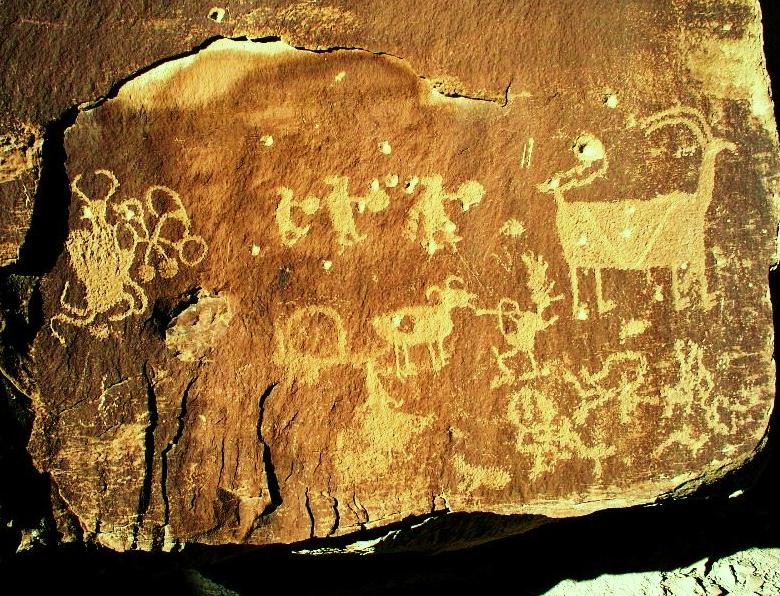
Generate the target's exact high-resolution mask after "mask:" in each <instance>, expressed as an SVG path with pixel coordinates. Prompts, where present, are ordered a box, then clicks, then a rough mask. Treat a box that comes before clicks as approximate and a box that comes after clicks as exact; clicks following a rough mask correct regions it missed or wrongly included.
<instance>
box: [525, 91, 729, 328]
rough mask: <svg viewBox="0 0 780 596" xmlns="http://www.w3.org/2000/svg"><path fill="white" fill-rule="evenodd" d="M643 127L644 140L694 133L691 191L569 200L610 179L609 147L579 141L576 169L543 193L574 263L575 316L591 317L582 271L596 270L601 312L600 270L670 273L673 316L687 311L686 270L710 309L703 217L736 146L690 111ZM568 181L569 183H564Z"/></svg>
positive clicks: (608, 305) (655, 118) (604, 304)
mask: <svg viewBox="0 0 780 596" xmlns="http://www.w3.org/2000/svg"><path fill="white" fill-rule="evenodd" d="M641 125H642V127H643V128H644V132H645V135H646V136H649V135H651V134H652V133H654V132H656V131H657V130H659V129H661V128H663V127H666V126H683V127H685V128H687V129H688V130H689V131H690V132H691V133H692V134H693V137H694V138H695V139H696V141H697V143H698V145H699V146H700V147H701V153H702V156H701V160H702V161H701V165H700V167H699V177H698V184H697V186H696V190H695V191H694V192H682V191H679V190H675V191H672V192H670V193H668V194H664V195H657V196H655V197H654V198H652V199H647V200H639V199H626V200H621V201H599V200H596V201H576V202H575V201H571V202H567V201H566V200H565V199H564V193H565V192H566V191H568V190H571V189H573V188H579V187H582V186H587V185H589V184H591V183H592V182H593V181H594V180H596V178H599V177H603V176H604V175H605V174H606V171H607V167H608V162H607V156H606V153H605V151H604V146H603V145H602V144H601V141H599V140H598V139H596V138H595V137H593V136H592V135H581V136H580V137H579V138H578V139H577V140H576V141H575V143H574V146H573V148H572V149H573V151H574V153H575V155H576V157H577V159H578V161H579V162H580V163H579V165H577V166H575V167H574V168H572V169H571V170H569V171H568V172H563V173H560V174H558V175H556V176H555V177H554V178H553V179H551V180H549V181H547V182H545V183H544V184H542V185H540V186H539V187H538V188H539V190H540V191H542V192H547V193H551V194H552V195H553V196H554V197H555V203H556V207H557V214H556V217H555V224H556V227H557V229H558V236H559V237H560V240H561V244H562V247H563V254H564V257H565V259H566V262H567V264H568V265H569V276H570V280H571V287H572V295H573V297H572V298H573V299H572V312H573V315H574V316H575V317H578V318H585V317H586V316H587V315H586V314H585V310H584V307H583V306H582V305H581V304H580V302H579V288H578V272H579V270H580V269H593V271H594V274H595V281H596V300H597V306H598V312H599V313H603V312H607V311H609V310H611V309H612V308H613V307H614V303H613V302H612V301H606V300H604V296H603V292H602V283H601V271H602V269H619V270H623V271H629V270H650V269H653V268H662V269H668V270H669V271H670V273H671V278H672V279H671V282H672V283H671V285H672V298H673V302H674V307H675V309H676V310H680V309H682V308H684V307H685V306H686V304H685V302H684V300H683V299H682V297H681V295H680V289H679V287H678V272H679V271H680V270H686V269H689V270H690V272H691V275H693V276H694V277H695V279H696V280H697V281H698V286H699V294H700V298H701V303H702V305H703V306H704V307H705V308H709V306H711V304H712V296H711V295H710V294H709V293H708V290H707V276H706V271H705V264H706V252H705V247H704V232H705V215H706V213H707V209H708V208H709V205H710V203H711V202H712V194H713V189H714V185H715V158H716V157H717V156H718V154H719V153H720V152H721V151H723V150H724V149H728V150H729V151H735V150H736V145H734V143H731V142H729V141H726V140H724V139H719V138H717V137H714V136H713V135H712V130H711V129H710V126H709V124H708V123H707V121H706V120H705V119H704V116H703V115H702V114H701V112H699V111H698V110H695V109H693V108H686V107H682V106H680V107H675V108H671V109H668V110H664V111H662V112H658V113H656V114H653V115H652V116H649V117H648V118H646V119H644V120H643V121H642V122H641ZM597 162H600V167H599V168H598V169H597V170H594V171H592V172H591V173H590V174H589V175H587V176H586V177H584V178H578V177H579V176H582V175H584V174H585V173H586V172H587V171H589V170H590V169H591V167H592V166H593V165H594V164H595V163H597ZM564 178H571V179H570V180H568V181H566V182H564V180H563V179H564Z"/></svg>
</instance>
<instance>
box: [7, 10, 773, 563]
mask: <svg viewBox="0 0 780 596" xmlns="http://www.w3.org/2000/svg"><path fill="white" fill-rule="evenodd" d="M74 4H76V5H78V4H79V3H74ZM407 4H408V5H409V6H407ZM434 4H435V3H434ZM391 8H392V10H391ZM405 9H408V11H406V12H405ZM19 10H22V9H21V8H19ZM69 10H70V9H69ZM242 10H243V9H242ZM426 11H429V12H426ZM507 12H510V13H511V14H506V13H507ZM192 13H193V14H194V13H195V10H194V9H193V10H192ZM72 14H73V13H70V12H69V13H68V15H72ZM399 14H405V15H407V17H408V19H406V18H405V19H404V21H405V23H404V24H402V23H401V22H400V21H399V19H398V17H397V15H399ZM68 15H65V16H64V17H62V18H63V19H64V20H65V21H68V19H69V18H70V17H69V16H68ZM574 15H576V18H574ZM434 17H435V18H434ZM102 18H104V19H105V23H106V27H107V28H108V29H109V30H110V28H111V26H116V25H115V24H114V25H112V21H111V18H112V17H110V16H105V15H104V16H103V17H102ZM138 18H139V19H141V21H142V22H143V23H145V24H150V23H151V22H152V19H153V17H152V16H144V15H139V16H138ZM181 18H182V19H183V20H182V21H181V22H178V21H177V22H171V23H169V22H166V21H165V20H164V19H163V21H162V22H161V24H160V25H159V26H160V27H162V28H163V29H165V30H167V31H168V34H169V36H171V37H174V36H175V35H179V37H180V38H181V39H185V40H187V39H191V38H192V36H197V35H201V39H205V38H206V37H207V35H206V34H205V33H202V31H211V32H212V35H213V34H214V33H213V32H214V31H216V29H214V27H222V28H223V29H221V30H220V32H221V34H222V35H224V36H226V37H234V39H227V38H223V39H218V40H216V41H212V42H210V43H208V44H206V45H205V46H203V47H201V48H199V50H198V51H197V52H194V53H192V54H190V55H187V56H182V57H178V58H172V59H170V60H168V61H165V62H163V63H161V64H159V65H157V66H155V67H153V68H149V69H147V70H145V71H144V72H143V73H141V74H138V75H136V76H132V77H129V78H128V79H127V80H126V81H125V82H124V83H123V84H121V85H119V86H118V87H116V88H115V90H114V92H112V93H110V94H109V96H107V97H105V98H103V99H101V100H100V101H97V102H95V103H93V104H90V105H87V104H84V105H82V107H81V109H80V110H79V112H78V115H77V117H76V118H75V121H74V122H73V124H72V126H70V127H69V128H68V129H67V131H66V134H65V137H64V149H65V154H66V155H67V161H66V163H65V167H66V170H67V181H64V180H63V185H62V189H61V191H62V192H63V193H68V194H69V197H70V198H69V211H68V213H69V215H68V217H67V225H66V233H65V234H64V235H63V236H64V238H65V240H64V243H63V244H62V246H61V250H58V251H57V254H58V256H57V258H56V262H55V263H54V264H53V266H52V267H51V268H50V270H48V271H47V272H46V273H45V274H44V275H42V276H41V277H40V279H39V280H38V284H39V285H38V287H39V296H40V303H41V305H40V309H41V315H40V317H39V318H40V320H39V321H38V322H37V324H35V329H34V331H35V333H33V334H32V335H31V337H32V339H31V340H30V345H29V347H27V348H25V347H24V346H22V347H15V351H14V352H13V354H12V355H11V356H8V358H10V359H11V360H14V362H16V365H15V366H14V367H13V370H19V371H20V372H19V376H23V377H24V380H18V381H16V385H17V389H19V387H21V389H19V390H25V391H26V392H28V393H29V394H30V397H31V399H32V401H33V403H34V407H35V413H36V418H35V426H34V428H33V433H32V436H31V440H30V445H29V450H30V453H31V454H32V456H33V458H34V461H35V462H36V465H37V466H38V467H39V468H40V469H41V470H43V471H46V472H47V473H48V474H49V475H50V478H51V483H52V490H53V494H54V495H55V499H54V500H53V502H54V503H55V504H59V505H58V507H59V512H60V513H61V514H62V515H61V516H60V517H59V518H58V519H60V520H61V526H62V528H61V529H62V531H63V533H64V534H65V535H66V537H67V536H69V535H71V534H72V532H71V531H70V530H66V527H71V526H73V527H78V528H80V530H81V531H82V532H83V536H82V538H83V539H89V540H94V541H97V542H99V543H101V544H104V545H107V546H110V547H112V548H115V549H119V550H123V549H129V548H141V549H151V548H170V547H173V546H174V545H175V544H178V543H185V542H192V541H197V542H204V543H213V544H221V543H232V542H246V543H252V544H266V543H278V542H296V541H302V540H306V539H309V538H325V537H331V536H340V535H345V534H349V533H352V532H355V531H357V530H359V529H361V528H374V527H381V526H385V525H388V524H390V523H392V522H397V521H400V520H402V519H404V518H406V517H408V516H411V515H415V516H420V515H426V514H430V513H435V512H438V511H466V512H468V511H474V512H492V513H501V514H529V515H530V514H534V515H545V516H550V517H562V516H570V515H580V514H583V513H587V512H590V511H594V510H597V509H601V508H605V507H614V506H622V505H632V504H641V503H648V502H652V501H653V500H655V499H657V498H659V497H661V496H664V495H667V494H669V493H673V494H677V493H683V492H685V491H686V490H688V489H691V488H694V487H696V486H698V485H700V484H701V483H703V482H705V481H707V480H711V479H713V478H716V477H718V476H720V475H722V474H723V473H725V472H726V471H727V470H729V469H733V468H735V467H737V466H739V465H741V464H742V463H744V462H745V461H746V460H747V459H749V458H750V457H751V456H752V455H753V454H754V453H755V452H756V450H757V449H758V447H759V445H760V442H761V439H762V437H763V436H764V434H765V432H766V427H767V422H768V417H769V413H770V411H771V407H772V401H773V395H774V365H773V362H772V340H773V337H772V328H771V305H770V302H769V297H768V291H767V287H766V275H767V268H768V267H769V265H770V264H771V263H772V261H773V259H774V258H775V254H776V247H775V230H776V225H777V213H776V205H775V204H774V203H773V202H772V197H773V196H774V195H773V194H772V193H773V192H774V184H775V180H776V174H777V166H776V160H777V157H778V151H777V148H778V144H777V137H776V133H775V130H774V120H773V118H772V113H771V110H772V106H771V101H770V99H769V96H768V91H767V85H768V83H767V78H766V73H765V71H764V68H763V63H762V55H761V35H760V17H759V14H758V7H757V4H756V3H755V2H753V1H747V0H745V1H725V0H724V1H721V2H716V3H712V2H706V3H704V2H702V3H699V2H693V3H692V2H671V3H669V2H649V3H638V4H633V3H628V4H623V5H621V7H620V8H619V9H618V10H617V11H616V10H614V7H611V8H610V9H609V10H607V8H605V7H604V6H599V5H598V3H597V4H593V3H589V4H588V5H587V6H584V5H582V4H581V3H578V2H575V1H571V2H564V3H556V4H555V5H554V6H549V4H548V3H530V4H528V3H526V4H522V5H521V4H520V3H517V4H516V5H515V4H512V5H511V6H505V5H503V4H496V3H491V2H484V3H474V4H473V6H469V7H465V6H464V7H462V8H458V9H453V8H452V7H449V8H448V9H447V10H444V9H443V8H442V7H438V8H437V7H436V6H434V5H431V7H430V8H421V7H419V6H417V4H416V3H415V4H414V5H413V4H412V3H407V2H402V1H399V2H396V3H394V4H393V6H392V7H384V8H379V7H376V6H374V7H372V8H370V9H368V8H361V9H358V8H356V7H350V6H348V5H347V4H334V5H332V6H328V7H325V6H321V5H311V4H308V3H303V4H291V3H284V2H281V3H276V4H275V5H274V7H273V8H257V9H255V10H251V11H246V12H241V11H237V12H236V13H234V12H232V11H231V10H225V9H222V8H219V7H215V8H213V9H212V10H210V11H209V12H208V14H207V15H200V17H199V18H201V19H202V20H203V21H208V23H205V22H204V23H198V24H197V25H191V24H190V25H188V24H187V23H188V21H187V20H186V19H194V18H195V17H192V16H189V17H186V18H185V17H181ZM28 20H29V19H28ZM407 20H408V26H407V24H406V21H407ZM68 22H71V21H68ZM20 23H21V21H17V22H16V23H15V24H13V25H9V26H8V27H9V30H10V31H11V32H16V33H17V34H18V31H19V30H20V29H19V28H20V27H22V26H23V24H20ZM369 23H380V24H381V26H380V25H370V24H369ZM415 23H420V24H421V25H420V27H419V28H416V27H415V25H414V24H415ZM432 23H435V24H436V26H434V24H432ZM467 23H468V24H469V28H470V29H474V30H476V29H478V28H477V27H471V24H479V25H480V26H481V29H482V31H494V30H495V32H496V34H495V35H493V34H491V36H490V37H489V38H488V37H486V36H482V34H479V33H478V32H477V33H474V32H465V33H463V37H460V38H459V37H457V34H456V33H455V32H457V31H462V30H463V29H464V24H467ZM74 26H76V25H74ZM78 27H79V26H76V28H77V29H78ZM80 27H82V28H83V29H84V30H86V28H85V26H84V25H80ZM450 33H452V36H450ZM53 35H55V37H56V36H57V35H62V36H73V35H74V34H73V33H71V32H68V33H66V32H63V33H54V34H53ZM128 35H129V33H128V32H120V33H118V36H119V39H120V42H119V45H120V46H121V43H122V41H121V40H123V39H125V38H126V37H125V36H128ZM151 35H152V34H150V33H144V35H143V36H142V42H141V43H140V44H139V48H140V49H139V50H138V52H141V53H142V50H144V48H146V47H147V46H148V45H150V44H151V42H149V41H148V40H150V39H152V36H151ZM269 35H273V36H279V37H280V38H279V39H276V38H273V39H269V38H267V37H266V36H269ZM239 36H248V37H250V38H252V39H256V41H252V40H247V39H235V38H237V37H239ZM261 37H262V39H260V38H261ZM453 39H462V40H463V41H462V42H461V43H459V44H458V49H457V51H456V50H454V49H452V48H451V47H450V46H447V45H446V44H448V43H450V42H452V40H453ZM143 40H147V41H143ZM147 42H148V43H147ZM466 42H468V43H466ZM63 43H64V42H63ZM73 43H76V44H77V43H83V42H79V41H76V40H75V39H74V40H73ZM152 45H153V44H152ZM163 45H164V44H163ZM335 46H338V47H352V48H365V49H330V48H333V47H335ZM166 47H167V46H166ZM325 50H327V51H325ZM144 51H145V50H144ZM138 52H136V53H133V54H131V56H132V59H133V60H135V59H136V58H137V56H139V55H140V54H139V53H138ZM128 59H130V58H128ZM66 60H67V59H66ZM112 60H116V57H114V58H113V59H112ZM149 61H150V62H151V61H152V60H149ZM58 68H60V67H59V66H55V70H56V69H58ZM105 68H106V69H108V71H107V72H109V74H107V75H106V76H108V77H109V79H111V77H114V80H115V79H116V78H118V77H119V76H125V75H127V72H128V71H129V70H131V69H128V71H125V72H124V74H121V73H120V74H117V75H112V74H110V73H111V72H113V70H111V69H115V68H118V67H116V66H115V63H114V62H109V63H107V65H106V66H105ZM101 72H103V71H101ZM100 78H101V77H96V79H100ZM95 84H96V83H95ZM89 85H90V83H89V82H73V83H72V89H73V92H74V93H77V94H82V93H84V94H86V93H88V90H89ZM107 91H108V86H106V87H105V88H104V89H103V90H102V93H106V92H107ZM96 99H98V97H97V96H95V95H92V96H90V95H86V96H79V101H80V102H86V101H89V100H93V101H94V100H96ZM14 101H15V100H14V98H13V97H11V98H10V99H9V100H8V102H10V105H11V106H13V105H15V104H13V102H14ZM51 101H55V100H51ZM30 103H31V105H33V107H30V108H29V110H30V111H35V110H38V112H37V113H38V114H42V113H43V110H42V109H41V108H40V106H37V107H36V106H35V105H34V104H35V102H34V101H31V102H30ZM65 107H68V106H63V108H65ZM49 109H51V108H49ZM25 130H26V131H27V132H26V133H25V136H24V138H22V140H21V141H18V142H17V141H13V142H11V141H9V143H8V146H9V147H11V148H10V149H9V150H8V155H9V157H8V158H5V157H3V162H2V166H0V167H1V169H0V175H2V176H4V177H5V176H6V171H8V172H10V173H9V174H8V176H16V178H13V177H9V178H8V180H16V179H17V178H19V177H20V176H28V177H31V179H34V174H33V172H35V171H36V170H35V167H36V164H37V161H36V160H37V156H38V154H39V151H40V142H39V140H38V139H39V135H37V134H36V133H34V132H33V131H34V129H33V128H29V129H25ZM3 138H5V137H3ZM8 138H9V139H11V137H10V136H9V137H8ZM3 155H5V154H3ZM3 180H4V179H3ZM0 184H5V182H3V181H2V180H0ZM14 188H16V187H14ZM17 196H18V191H17ZM46 198H47V197H45V196H42V195H40V194H39V195H38V197H37V201H38V204H36V209H40V210H41V212H42V213H43V214H45V212H46V209H47V204H46ZM21 219H22V220H23V219H24V218H21ZM20 221H21V220H20ZM25 221H26V220H25ZM2 225H3V230H4V234H5V236H4V238H5V240H4V242H6V244H3V246H6V245H8V246H9V247H11V248H9V249H8V250H7V251H6V252H4V253H3V255H5V258H6V260H7V261H12V260H13V259H14V258H15V254H16V249H15V248H14V247H18V245H19V235H18V233H17V231H16V230H18V226H17V227H14V226H13V225H11V224H8V225H6V223H5V220H3V223H2ZM14 225H15V224H14ZM20 225H21V224H20ZM63 226H65V222H63ZM29 238H32V240H30V239H28V242H32V241H33V240H34V241H36V242H42V241H44V240H45V239H43V240H42V239H40V238H36V237H35V236H30V237H29ZM3 250H5V249H3ZM30 324H31V325H33V323H30ZM25 370H27V371H29V372H28V373H27V374H26V375H25V374H23V371H25ZM681 487H684V488H681ZM68 519H70V522H67V520H68ZM68 523H70V526H69V525H68Z"/></svg>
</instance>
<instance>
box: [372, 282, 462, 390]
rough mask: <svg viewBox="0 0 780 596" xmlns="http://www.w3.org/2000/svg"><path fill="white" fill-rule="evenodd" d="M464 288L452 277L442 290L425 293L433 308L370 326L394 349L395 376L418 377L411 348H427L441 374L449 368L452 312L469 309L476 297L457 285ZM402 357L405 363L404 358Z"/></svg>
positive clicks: (376, 320) (392, 316)
mask: <svg viewBox="0 0 780 596" xmlns="http://www.w3.org/2000/svg"><path fill="white" fill-rule="evenodd" d="M456 283H457V284H459V285H463V279H462V278H460V277H457V276H455V275H450V276H449V277H447V279H446V280H445V281H444V285H443V286H436V285H434V286H430V287H428V289H427V290H426V291H425V298H426V300H428V301H429V302H430V301H431V300H432V299H433V298H434V297H436V302H435V303H433V304H427V305H420V306H408V307H406V308H401V309H399V310H397V311H394V312H390V313H387V314H383V315H379V316H377V317H374V319H373V320H372V321H371V324H372V325H373V326H374V329H375V330H376V332H377V334H378V335H379V336H380V337H381V338H382V339H383V340H385V342H387V344H388V345H391V346H392V347H393V353H394V356H395V373H396V376H397V377H398V378H402V377H406V376H411V375H415V374H416V373H417V369H416V367H415V366H414V364H413V363H412V361H411V358H410V357H409V351H410V348H413V347H416V346H427V348H428V353H429V355H430V358H431V367H432V368H433V370H434V371H439V370H441V369H442V368H444V366H446V364H447V352H446V351H445V348H444V340H445V339H447V338H448V337H449V336H450V334H451V333H452V331H453V329H454V328H455V325H454V323H453V321H452V311H453V310H455V309H456V308H467V307H469V306H470V305H471V300H472V299H474V298H476V295H475V294H472V293H470V292H468V291H466V290H465V289H464V288H458V287H455V285H454V284H456ZM402 357H403V363H402V362H401V358H402Z"/></svg>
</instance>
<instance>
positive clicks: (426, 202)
mask: <svg viewBox="0 0 780 596" xmlns="http://www.w3.org/2000/svg"><path fill="white" fill-rule="evenodd" d="M412 180H416V178H413V179H412ZM419 183H420V184H421V185H422V186H423V190H422V192H421V193H420V195H419V197H418V198H417V200H416V201H415V203H414V204H413V205H412V207H411V209H409V211H408V212H407V216H406V227H405V228H404V236H405V237H406V238H407V239H408V240H411V241H412V242H417V241H419V242H420V244H421V245H422V247H423V248H424V249H425V252H426V253H428V255H429V256H432V255H433V254H435V253H436V251H437V250H439V249H440V248H443V247H444V246H449V247H450V248H451V249H453V250H454V249H455V245H456V244H457V243H458V242H459V241H460V240H461V237H460V236H458V235H457V234H455V232H456V231H457V229H458V226H457V225H455V223H454V222H453V221H452V220H451V219H450V218H449V216H448V215H447V210H446V209H445V207H444V205H445V203H449V202H455V201H458V202H460V204H461V207H462V209H463V211H464V212H466V211H468V210H469V209H470V208H471V207H472V206H474V205H477V204H479V203H480V202H481V201H482V198H483V197H484V196H485V189H484V187H483V186H482V185H481V184H480V183H479V182H477V181H476V180H469V181H468V182H464V183H463V184H461V185H460V187H458V190H457V191H456V192H455V193H447V192H444V179H443V178H442V176H440V175H439V174H434V175H432V176H424V177H422V178H420V179H419ZM408 184H410V183H408ZM416 186H417V184H416V183H415V184H414V185H413V186H412V189H414V187H416Z"/></svg>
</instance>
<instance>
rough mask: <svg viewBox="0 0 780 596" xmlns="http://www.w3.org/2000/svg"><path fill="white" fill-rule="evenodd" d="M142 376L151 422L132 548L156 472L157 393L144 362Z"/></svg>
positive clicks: (145, 434)
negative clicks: (153, 475)
mask: <svg viewBox="0 0 780 596" xmlns="http://www.w3.org/2000/svg"><path fill="white" fill-rule="evenodd" d="M141 376H143V378H144V382H145V384H146V407H147V414H148V416H149V424H148V425H147V426H146V430H145V431H144V478H143V481H142V482H141V490H140V492H139V495H138V509H137V511H136V518H135V527H134V528H133V543H132V548H133V549H135V548H137V547H138V532H139V529H140V526H141V522H142V521H143V517H144V515H145V514H146V511H147V510H148V509H149V503H150V501H151V496H152V474H153V472H154V432H155V430H156V429H157V420H158V417H157V394H156V393H155V391H154V384H153V383H152V379H151V377H150V375H149V366H148V363H147V362H144V364H143V366H142V367H141Z"/></svg>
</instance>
